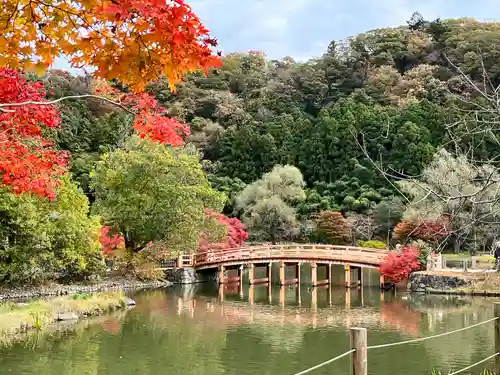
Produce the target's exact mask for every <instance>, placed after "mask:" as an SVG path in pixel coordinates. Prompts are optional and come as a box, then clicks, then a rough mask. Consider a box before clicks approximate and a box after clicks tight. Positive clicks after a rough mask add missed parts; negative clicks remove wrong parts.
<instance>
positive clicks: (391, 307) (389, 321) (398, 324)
mask: <svg viewBox="0 0 500 375" xmlns="http://www.w3.org/2000/svg"><path fill="white" fill-rule="evenodd" d="M420 320H421V318H420V313H419V312H416V311H413V310H411V309H410V308H409V307H408V303H407V302H406V301H392V302H388V303H382V304H381V305H380V321H381V322H382V323H383V324H385V325H387V326H388V327H390V328H391V329H396V330H398V331H400V332H403V333H406V334H408V335H411V336H418V335H419V334H420Z"/></svg>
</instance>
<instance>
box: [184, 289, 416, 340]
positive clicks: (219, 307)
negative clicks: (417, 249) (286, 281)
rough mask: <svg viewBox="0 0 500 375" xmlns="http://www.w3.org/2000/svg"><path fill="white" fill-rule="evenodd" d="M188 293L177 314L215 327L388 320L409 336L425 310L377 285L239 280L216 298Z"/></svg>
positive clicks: (373, 323) (376, 323)
mask: <svg viewBox="0 0 500 375" xmlns="http://www.w3.org/2000/svg"><path fill="white" fill-rule="evenodd" d="M189 294H190V293H187V295H186V294H184V295H183V296H178V297H177V301H176V309H177V315H179V316H180V315H187V316H189V317H191V318H192V319H194V320H196V321H203V322H204V324H209V325H210V326H214V327H217V326H219V327H220V326H221V325H222V326H234V325H240V324H263V325H269V324H275V323H276V322H278V323H281V325H285V324H292V325H301V326H305V325H307V326H311V327H312V328H317V327H321V326H343V327H348V326H352V325H356V324H363V325H364V326H380V325H381V324H383V325H387V326H389V327H393V328H395V329H397V330H398V331H401V330H403V331H405V330H406V328H405V327H407V328H408V334H418V332H419V331H418V329H416V327H418V325H419V324H420V313H418V312H414V311H411V310H410V309H409V308H408V306H407V305H406V304H404V303H403V304H402V303H401V302H402V301H396V300H395V298H396V296H395V294H394V293H392V292H389V293H388V292H385V293H384V292H383V291H380V290H379V289H378V288H362V287H360V288H347V289H346V288H342V287H332V286H329V285H326V286H321V287H316V288H304V287H302V288H301V287H299V286H296V285H293V286H279V287H277V286H274V287H273V286H271V285H269V284H267V285H260V286H245V287H244V286H243V285H242V284H241V283H238V284H226V285H225V284H220V285H219V287H218V294H216V295H214V296H213V297H212V296H203V295H202V296H200V295H199V294H197V293H194V294H192V295H189ZM196 294H197V295H196ZM365 294H369V296H368V299H369V300H370V301H371V302H370V304H365ZM195 295H196V297H195ZM374 301H376V303H375V304H374ZM393 310H394V311H393ZM409 322H411V324H407V323H409Z"/></svg>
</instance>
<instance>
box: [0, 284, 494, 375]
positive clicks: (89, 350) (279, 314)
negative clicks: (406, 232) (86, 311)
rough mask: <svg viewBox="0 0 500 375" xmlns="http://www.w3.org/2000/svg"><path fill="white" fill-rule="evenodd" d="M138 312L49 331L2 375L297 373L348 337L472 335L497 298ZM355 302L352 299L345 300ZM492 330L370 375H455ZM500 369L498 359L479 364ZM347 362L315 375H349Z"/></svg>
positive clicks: (258, 302) (193, 299)
mask: <svg viewBox="0 0 500 375" xmlns="http://www.w3.org/2000/svg"><path fill="white" fill-rule="evenodd" d="M129 295H130V296H131V297H132V298H134V299H135V300H136V302H137V306H136V307H134V308H132V309H129V310H128V311H122V312H119V313H116V314H112V315H108V316H101V317H97V318H95V319H90V320H86V321H82V322H80V323H78V324H77V325H72V326H67V327H64V326H59V327H52V328H51V329H49V330H48V331H46V332H45V333H43V334H33V333H32V334H31V335H30V336H28V337H27V338H26V340H24V341H22V342H18V343H15V344H10V345H8V346H5V347H2V348H1V349H0V374H1V375H7V374H8V375H132V374H134V375H136V374H138V375H160V374H185V375H201V374H203V375H222V374H226V375H229V374H234V375H264V374H269V375H271V374H272V375H293V374H295V373H297V372H299V371H301V370H304V369H306V368H308V367H311V366H313V365H316V364H317V363H320V362H323V361H325V360H327V359H329V358H331V357H334V356H336V355H338V354H340V353H343V352H345V351H347V350H349V336H348V331H347V327H349V326H356V327H366V328H367V329H368V343H369V345H375V344H382V343H389V342H394V341H401V340H408V339H412V338H417V337H420V336H428V335H432V334H435V333H439V332H444V331H448V330H454V329H457V328H461V327H465V326H468V325H471V324H474V323H477V322H480V321H483V320H486V319H489V318H491V317H492V316H493V302H494V301H495V300H494V299H485V298H460V297H450V296H446V297H443V296H408V295H407V294H406V293H403V292H402V291H397V292H396V293H395V294H392V293H388V292H386V293H385V294H384V295H383V297H382V296H381V293H380V291H379V290H378V288H376V287H371V286H365V287H364V288H363V289H358V288H356V289H351V290H350V292H349V293H346V291H345V289H344V288H340V287H330V288H328V287H327V288H318V289H311V288H308V287H307V286H304V287H302V288H300V293H298V291H297V288H296V287H295V286H293V287H281V288H280V287H279V286H273V287H271V288H269V287H268V286H265V285H264V286H257V287H254V288H252V289H250V287H249V286H244V287H243V288H240V287H238V286H237V285H235V286H226V287H223V288H220V289H219V288H218V287H217V286H215V285H211V284H198V285H196V286H186V287H175V288H170V289H162V290H150V291H142V292H136V293H130V294H129ZM346 299H347V300H346ZM493 341H494V332H493V323H489V324H486V325H482V326H479V327H476V328H473V329H470V330H466V331H462V332H458V333H455V334H453V335H450V336H445V337H440V338H436V339H432V340H427V341H423V342H418V343H413V344H408V345H403V346H397V347H391V348H383V349H373V350H370V351H369V352H368V369H369V370H368V372H369V374H373V375H397V374H411V375H427V374H429V373H430V372H431V371H432V369H439V370H441V371H442V372H443V373H448V371H449V370H457V369H459V368H462V367H465V366H467V365H469V364H471V363H473V362H476V361H478V360H480V359H482V358H485V357H487V356H489V355H490V354H492V353H493V351H494V348H493ZM491 366H492V361H490V362H487V363H485V364H484V365H481V367H480V368H479V369H477V371H472V372H470V373H473V374H479V372H480V370H481V369H483V368H488V367H491ZM349 373H350V367H349V358H343V359H341V360H339V361H337V362H335V363H332V364H330V365H327V366H325V367H323V368H321V369H318V370H316V371H314V372H311V374H318V375H320V374H323V375H326V374H339V375H340V374H349Z"/></svg>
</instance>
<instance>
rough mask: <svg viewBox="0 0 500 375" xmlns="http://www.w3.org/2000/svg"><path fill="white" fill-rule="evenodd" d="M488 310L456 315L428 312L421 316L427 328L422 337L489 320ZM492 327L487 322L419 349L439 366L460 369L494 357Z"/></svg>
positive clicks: (462, 312)
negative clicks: (437, 362) (426, 353)
mask: <svg viewBox="0 0 500 375" xmlns="http://www.w3.org/2000/svg"><path fill="white" fill-rule="evenodd" d="M492 307H493V306H492V305H490V307H489V308H484V309H483V310H479V309H478V310H474V311H461V312H456V313H448V312H447V311H446V310H445V311H437V310H436V311H429V312H428V313H426V314H425V316H424V319H425V320H427V322H428V324H427V327H423V331H424V332H423V333H422V335H423V336H430V335H433V334H435V333H440V332H449V331H452V330H456V329H459V328H463V327H467V326H470V325H473V324H476V323H479V322H482V321H485V320H488V319H490V318H491V317H492V316H493V313H492ZM493 324H494V323H493V322H491V323H487V324H483V325H480V326H478V327H474V328H471V329H468V330H464V331H461V332H456V333H453V334H450V335H447V336H444V337H439V338H436V339H430V340H426V341H424V342H423V345H424V346H425V348H426V349H427V350H428V352H429V353H430V354H431V355H432V356H433V357H434V358H436V359H437V360H438V361H439V362H441V363H444V364H445V365H448V366H452V365H453V364H455V365H456V364H462V365H463V366H462V367H464V366H466V365H469V364H471V363H473V362H476V361H478V360H480V359H483V358H485V357H487V356H489V355H491V354H492V353H494V344H493V342H494V328H493V327H494V326H493ZM455 367H457V366H455ZM443 370H447V368H445V369H443Z"/></svg>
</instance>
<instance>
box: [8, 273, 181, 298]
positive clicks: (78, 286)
mask: <svg viewBox="0 0 500 375" xmlns="http://www.w3.org/2000/svg"><path fill="white" fill-rule="evenodd" d="M173 285H174V284H173V283H172V282H170V281H139V280H131V279H126V278H109V279H104V280H102V281H100V282H95V283H83V282H82V283H75V284H58V283H53V284H48V285H40V286H19V287H5V286H0V302H2V301H12V300H32V299H37V298H42V297H54V296H65V295H72V294H79V293H96V292H105V291H118V290H141V289H155V288H167V287H171V286H173Z"/></svg>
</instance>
